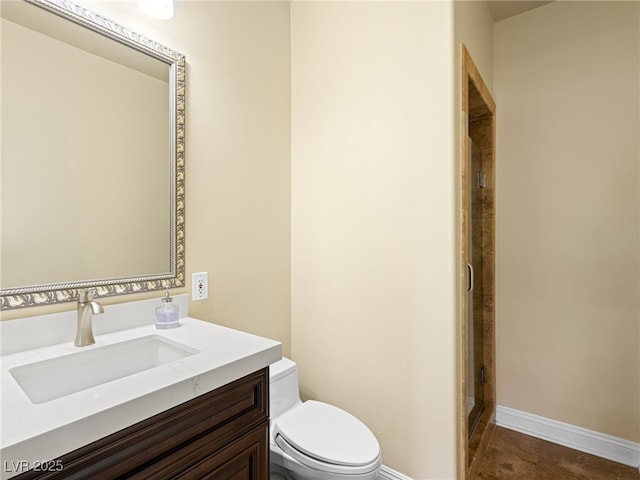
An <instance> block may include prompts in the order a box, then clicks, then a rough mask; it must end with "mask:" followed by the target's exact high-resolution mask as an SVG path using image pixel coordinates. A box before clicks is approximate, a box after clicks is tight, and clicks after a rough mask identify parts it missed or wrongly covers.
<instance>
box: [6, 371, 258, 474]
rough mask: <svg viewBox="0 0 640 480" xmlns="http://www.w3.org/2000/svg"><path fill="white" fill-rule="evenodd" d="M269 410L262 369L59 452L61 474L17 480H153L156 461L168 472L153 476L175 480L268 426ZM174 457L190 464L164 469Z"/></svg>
mask: <svg viewBox="0 0 640 480" xmlns="http://www.w3.org/2000/svg"><path fill="white" fill-rule="evenodd" d="M268 414H269V375H268V370H267V369H263V370H260V371H258V372H255V373H253V374H250V375H248V376H246V377H244V378H241V379H239V380H236V381H234V382H232V383H230V384H228V385H225V386H223V387H220V388H218V389H216V390H214V391H212V392H209V393H206V394H203V395H201V396H199V397H196V398H194V399H192V400H190V401H188V402H185V403H183V404H181V405H178V406H176V407H174V408H171V409H170V410H167V411H165V412H162V413H160V414H158V415H155V416H153V417H151V418H148V419H146V420H143V421H141V422H139V423H136V424H134V425H132V426H130V427H127V428H125V429H123V430H120V431H119V432H116V433H114V434H112V435H109V436H107V437H104V438H102V439H100V440H97V441H95V442H93V443H90V444H89V445H86V446H84V447H81V448H79V449H77V450H74V451H72V452H70V453H68V454H66V455H63V456H61V457H60V458H59V459H58V460H59V461H60V462H61V464H62V466H63V469H62V471H60V472H34V471H30V472H26V473H24V474H22V475H19V476H17V477H15V478H17V479H20V480H23V479H25V480H26V479H62V478H64V479H67V480H73V479H78V480H79V479H98V478H99V479H105V480H107V479H129V478H156V477H154V476H153V473H152V472H153V471H154V468H152V467H153V465H154V464H156V463H158V464H163V472H164V473H165V474H167V475H169V476H164V477H157V478H175V474H177V473H178V472H181V471H183V470H185V469H187V468H189V464H195V463H197V462H199V461H201V460H202V459H203V458H204V457H205V456H210V455H212V454H213V453H214V452H216V451H218V450H221V449H223V447H225V446H227V445H230V444H232V443H233V442H234V441H235V440H236V439H237V438H239V437H241V436H242V435H244V434H245V433H247V432H249V431H251V430H253V429H255V428H256V427H258V426H261V425H265V424H266V425H267V426H268ZM203 438H206V448H196V446H198V445H199V446H200V447H202V442H198V439H203ZM192 444H193V445H194V446H191V445H192ZM266 448H267V450H268V444H267V447H266ZM183 449H184V451H183V453H182V454H176V452H179V451H181V450H183ZM267 454H268V453H267ZM173 456H175V458H182V460H184V462H189V463H179V464H175V463H174V464H173V465H170V464H167V465H168V466H170V467H171V468H172V469H173V470H167V467H166V466H164V465H165V464H166V463H167V462H165V461H164V460H165V459H166V458H168V457H173ZM144 471H147V473H148V474H149V475H150V476H149V475H145V474H144V473H143V472H144ZM171 472H174V473H173V474H171ZM256 478H257V477H256Z"/></svg>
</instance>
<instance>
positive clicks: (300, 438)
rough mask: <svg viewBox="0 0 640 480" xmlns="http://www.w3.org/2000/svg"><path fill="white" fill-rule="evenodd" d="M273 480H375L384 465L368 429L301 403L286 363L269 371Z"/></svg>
mask: <svg viewBox="0 0 640 480" xmlns="http://www.w3.org/2000/svg"><path fill="white" fill-rule="evenodd" d="M269 384H270V385H269V388H270V395H269V402H270V415H271V432H270V433H271V435H270V438H271V471H272V476H271V478H272V479H282V478H286V479H288V480H347V479H348V480H375V479H376V478H377V476H378V470H379V469H380V465H381V463H382V453H381V452H380V445H379V444H378V441H377V440H376V437H375V436H374V435H373V433H371V430H369V429H368V428H367V426H366V425H365V424H364V423H362V422H361V421H360V420H358V419H357V418H355V417H354V416H353V415H351V414H349V413H347V412H345V411H344V410H341V409H339V408H338V407H334V406H333V405H329V404H326V403H322V402H316V401H313V400H309V401H307V402H302V401H301V400H300V394H299V387H298V369H297V367H296V364H295V363H294V362H293V361H291V360H289V359H288V358H283V359H282V360H280V361H278V362H276V363H274V364H272V365H270V367H269Z"/></svg>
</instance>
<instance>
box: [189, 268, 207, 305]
mask: <svg viewBox="0 0 640 480" xmlns="http://www.w3.org/2000/svg"><path fill="white" fill-rule="evenodd" d="M191 289H192V293H191V299H192V300H193V301H194V302H197V301H198V300H204V299H205V298H207V297H208V296H209V279H208V274H207V272H199V273H194V274H192V275H191Z"/></svg>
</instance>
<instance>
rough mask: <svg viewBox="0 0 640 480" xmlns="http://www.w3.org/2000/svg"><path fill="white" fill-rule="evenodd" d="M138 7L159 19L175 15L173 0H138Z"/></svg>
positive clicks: (166, 18)
mask: <svg viewBox="0 0 640 480" xmlns="http://www.w3.org/2000/svg"><path fill="white" fill-rule="evenodd" d="M138 8H139V9H140V10H142V11H143V12H144V13H146V14H147V15H149V16H150V17H153V18H157V19H158V20H168V19H170V18H171V17H173V0H138Z"/></svg>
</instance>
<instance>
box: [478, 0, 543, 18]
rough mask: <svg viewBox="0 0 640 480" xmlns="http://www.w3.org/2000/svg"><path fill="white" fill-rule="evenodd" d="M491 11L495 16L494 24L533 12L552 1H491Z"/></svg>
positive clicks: (489, 2)
mask: <svg viewBox="0 0 640 480" xmlns="http://www.w3.org/2000/svg"><path fill="white" fill-rule="evenodd" d="M487 3H488V4H489V10H491V15H492V16H493V21H494V22H499V21H500V20H504V19H505V18H509V17H513V16H514V15H518V14H520V13H523V12H526V11H527V10H532V9H534V8H537V7H539V6H541V5H544V4H546V3H551V2H550V1H547V2H543V1H533V0H489V1H488V2H487Z"/></svg>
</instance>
